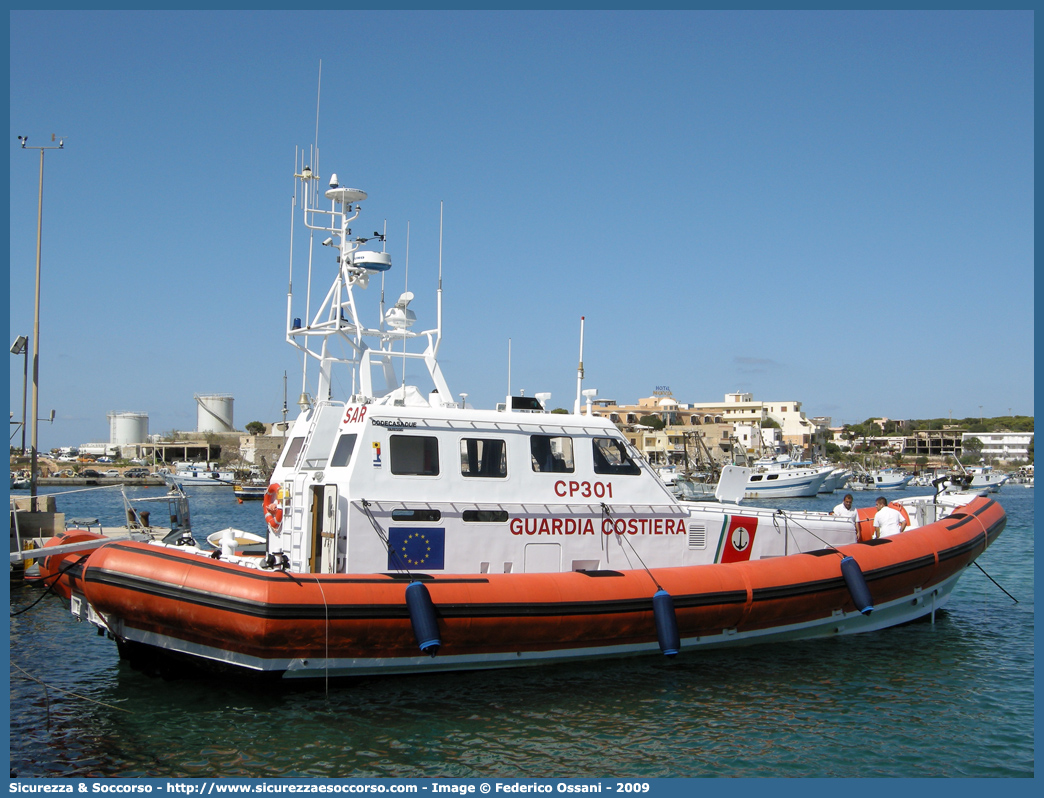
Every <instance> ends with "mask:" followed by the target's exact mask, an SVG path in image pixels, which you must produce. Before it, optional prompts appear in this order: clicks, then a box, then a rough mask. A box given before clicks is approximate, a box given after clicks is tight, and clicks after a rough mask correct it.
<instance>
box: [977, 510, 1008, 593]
mask: <svg viewBox="0 0 1044 798" xmlns="http://www.w3.org/2000/svg"><path fill="white" fill-rule="evenodd" d="M972 518H974V519H975V520H976V521H978V522H979V526H981V527H982V535H983V542H982V550H983V553H985V552H986V547H987V546H989V545H990V531H989V530H988V529H987V528H986V524H984V523H983V522H982V519H981V518H979V516H977V515H973V516H972ZM972 565H974V566H975V567H976V568H978V569H979V570H980V571H982V574H983V576H985V577H986V578H987V579H989V580H990V581H991V582H993V584H995V585H996V586H997V587H999V588H1000V591H1001V592H1002V593H1003V594H1004V595H1005V596H1007V597H1008V598H1010V599H1011V600H1012V601H1014V602H1015V603H1016V604H1018V603H1019V600H1018V599H1017V598H1015V597H1014V596H1013V595H1011V593H1009V592H1008V591H1007V590H1005V589H1004V588H1003V587H1001V584H1000V582H998V581H997V580H996V579H994V578H993V577H992V576H990V575H989V574H988V573H986V569H985V568H983V567H982V566H981V565H979V561H978V560H972Z"/></svg>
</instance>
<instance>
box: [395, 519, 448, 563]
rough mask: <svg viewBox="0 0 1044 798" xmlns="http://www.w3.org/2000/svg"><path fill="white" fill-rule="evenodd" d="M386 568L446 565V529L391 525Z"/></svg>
mask: <svg viewBox="0 0 1044 798" xmlns="http://www.w3.org/2000/svg"><path fill="white" fill-rule="evenodd" d="M388 547H389V551H388V570H392V571H394V570H399V569H400V568H403V567H405V568H424V569H426V570H429V571H441V570H442V569H443V568H445V567H446V530H445V529H433V528H431V527H406V526H399V527H392V528H391V529H389V530H388Z"/></svg>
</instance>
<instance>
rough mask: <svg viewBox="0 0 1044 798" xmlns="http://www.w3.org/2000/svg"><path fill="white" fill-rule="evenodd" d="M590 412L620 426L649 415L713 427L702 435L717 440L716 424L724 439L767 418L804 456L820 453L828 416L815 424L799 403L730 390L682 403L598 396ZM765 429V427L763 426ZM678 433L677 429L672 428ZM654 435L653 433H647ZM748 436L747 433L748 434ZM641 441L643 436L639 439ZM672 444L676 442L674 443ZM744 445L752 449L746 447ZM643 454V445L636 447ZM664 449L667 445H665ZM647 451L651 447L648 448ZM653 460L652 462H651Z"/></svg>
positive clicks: (678, 423) (667, 421)
mask: <svg viewBox="0 0 1044 798" xmlns="http://www.w3.org/2000/svg"><path fill="white" fill-rule="evenodd" d="M591 412H592V413H593V414H594V415H597V416H602V417H604V418H608V419H609V420H610V421H612V422H613V423H614V424H616V425H617V426H619V427H621V428H622V429H626V428H627V427H631V426H634V425H636V424H639V423H640V421H641V419H642V418H645V417H647V416H653V417H655V418H658V419H659V420H660V421H662V422H663V423H664V424H666V425H667V426H668V427H671V428H681V430H684V429H685V428H688V429H689V430H690V431H691V430H692V429H693V428H704V427H707V426H708V425H709V426H712V427H715V429H713V430H706V432H708V433H710V434H708V435H705V438H708V439H710V440H716V441H718V444H719V447H720V441H721V439H722V435H721V432H720V430H718V429H717V428H718V427H724V428H727V429H728V431H729V434H728V439H727V445H728V441H732V440H736V438H735V430H736V425H737V424H740V425H747V426H748V427H750V426H758V427H765V424H766V422H768V421H769V420H770V419H771V420H772V421H774V422H776V423H777V424H778V425H779V427H780V429H779V435H780V439H781V440H780V442H779V443H781V445H782V446H783V447H785V448H791V447H797V448H798V449H800V450H801V451H802V452H803V455H804V456H806V457H811V456H812V455H813V454H822V451H823V446H824V445H825V442H826V434H827V433H826V429H827V423H828V422H829V419H826V418H824V419H822V421H823V422H824V423H823V424H821V425H820V424H817V423H816V422H815V421H813V420H812V419H809V418H807V417H806V416H805V414H804V413H803V412H802V411H801V403H800V402H797V401H794V400H789V401H778V402H756V401H754V398H753V396H752V395H751V394H749V393H730V394H726V395H725V399H724V401H722V402H696V403H692V404H683V403H680V402H678V401H677V400H676V399H675V398H674V397H673V396H664V395H662V392H660V394H659V395H654V396H650V397H646V398H644V399H639V400H638V403H637V404H634V405H620V404H617V402H616V400H612V399H600V400H597V401H595V402H594V403H593V405H592V409H591ZM766 429H767V428H766ZM675 431H676V432H679V433H680V430H675ZM647 437H650V438H651V439H652V438H655V436H647ZM748 437H750V433H748ZM643 440H644V439H643ZM652 445H653V446H655V447H657V448H658V447H659V446H660V442H653V443H652ZM673 445H674V446H678V445H679V444H677V443H675V444H673ZM744 445H745V446H746V448H748V449H750V448H756V447H751V446H747V445H746V444H744ZM637 448H638V449H639V451H642V452H643V454H644V453H645V448H644V447H643V446H638V447H637ZM667 448H668V451H669V449H670V446H669V445H668V447H667ZM650 451H651V450H650ZM653 462H655V461H653Z"/></svg>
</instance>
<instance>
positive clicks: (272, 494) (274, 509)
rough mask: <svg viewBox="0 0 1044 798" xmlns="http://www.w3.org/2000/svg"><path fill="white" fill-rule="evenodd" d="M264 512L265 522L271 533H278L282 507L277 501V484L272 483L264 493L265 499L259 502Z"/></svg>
mask: <svg viewBox="0 0 1044 798" xmlns="http://www.w3.org/2000/svg"><path fill="white" fill-rule="evenodd" d="M261 507H262V509H264V511H265V521H266V522H267V523H268V526H269V527H270V528H271V530H272V531H273V532H278V531H279V527H281V526H282V525H283V505H282V504H281V503H280V501H279V483H278V482H273V483H272V484H271V485H269V486H268V490H266V491H265V498H264V500H263V501H262V502H261Z"/></svg>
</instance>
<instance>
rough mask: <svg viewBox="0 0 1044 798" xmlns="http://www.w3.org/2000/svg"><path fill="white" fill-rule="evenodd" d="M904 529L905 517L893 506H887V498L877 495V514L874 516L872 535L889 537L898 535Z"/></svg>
mask: <svg viewBox="0 0 1044 798" xmlns="http://www.w3.org/2000/svg"><path fill="white" fill-rule="evenodd" d="M904 529H906V519H905V518H903V514H902V513H900V512H899V511H898V510H896V509H895V508H894V507H889V506H888V499H886V498H885V497H884V496H878V497H877V515H875V516H874V537H875V538H880V537H890V536H891V535H898V534H899V533H900V532H902V531H903V530H904Z"/></svg>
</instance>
